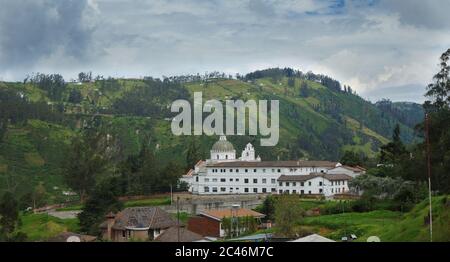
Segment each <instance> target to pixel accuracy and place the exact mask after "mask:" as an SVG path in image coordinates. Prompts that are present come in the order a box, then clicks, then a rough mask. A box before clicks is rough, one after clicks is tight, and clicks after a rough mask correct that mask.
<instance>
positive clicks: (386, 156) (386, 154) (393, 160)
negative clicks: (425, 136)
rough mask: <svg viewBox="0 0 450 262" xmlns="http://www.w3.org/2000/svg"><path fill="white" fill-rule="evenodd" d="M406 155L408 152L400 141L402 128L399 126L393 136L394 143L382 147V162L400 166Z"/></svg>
mask: <svg viewBox="0 0 450 262" xmlns="http://www.w3.org/2000/svg"><path fill="white" fill-rule="evenodd" d="M405 153H407V151H406V148H405V145H404V144H403V142H402V140H401V139H400V126H399V124H397V125H396V126H395V128H394V131H393V134H392V141H391V142H389V143H387V144H386V145H383V146H381V154H380V162H381V163H385V164H398V163H399V160H400V159H401V158H402V156H404V154H405Z"/></svg>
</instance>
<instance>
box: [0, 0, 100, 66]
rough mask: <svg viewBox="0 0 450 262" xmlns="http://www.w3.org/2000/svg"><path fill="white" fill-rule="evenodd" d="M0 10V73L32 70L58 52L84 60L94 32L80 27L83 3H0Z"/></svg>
mask: <svg viewBox="0 0 450 262" xmlns="http://www.w3.org/2000/svg"><path fill="white" fill-rule="evenodd" d="M0 6H1V8H0V59H1V61H2V63H0V69H3V70H4V69H5V68H7V69H14V68H31V67H32V66H33V64H34V63H36V62H38V61H39V60H40V59H43V58H46V57H48V56H50V55H52V54H54V53H55V52H57V51H59V52H62V53H63V54H64V55H66V56H72V57H77V58H79V59H81V58H85V57H86V54H87V52H86V51H87V49H88V48H89V44H90V41H91V39H92V32H93V31H92V29H91V28H89V27H88V26H87V25H85V24H83V14H84V12H85V9H86V6H87V5H86V1H78V0H71V1H57V0H54V1H51V0H36V1H20V0H19V1H7V0H1V1H0ZM62 59H63V58H62Z"/></svg>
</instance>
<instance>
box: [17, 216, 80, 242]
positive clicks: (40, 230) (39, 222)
mask: <svg viewBox="0 0 450 262" xmlns="http://www.w3.org/2000/svg"><path fill="white" fill-rule="evenodd" d="M21 219H22V226H21V227H20V231H21V232H23V233H25V234H27V236H28V241H37V240H41V241H42V240H46V239H48V238H50V237H53V236H56V235H58V234H59V233H62V232H65V231H70V232H77V231H78V230H79V225H78V219H77V218H71V219H60V218H56V217H53V216H49V215H48V214H24V215H22V216H21Z"/></svg>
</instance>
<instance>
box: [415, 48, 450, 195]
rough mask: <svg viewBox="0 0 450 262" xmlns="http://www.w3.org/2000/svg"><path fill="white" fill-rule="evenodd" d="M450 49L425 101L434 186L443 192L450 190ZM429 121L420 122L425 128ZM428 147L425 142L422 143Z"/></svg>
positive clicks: (429, 88) (443, 58)
mask: <svg viewBox="0 0 450 262" xmlns="http://www.w3.org/2000/svg"><path fill="white" fill-rule="evenodd" d="M449 59H450V49H448V50H447V51H446V52H444V53H443V54H442V55H441V57H440V67H441V69H440V71H439V72H438V73H437V74H436V75H435V76H434V82H433V83H431V84H430V85H428V92H427V93H426V96H427V97H428V98H429V99H430V100H428V101H426V102H425V103H424V109H425V111H426V112H427V113H428V115H429V135H430V148H431V166H432V170H431V173H432V174H431V177H432V188H433V189H434V190H438V191H440V192H443V193H449V192H450V175H449V174H450V96H449V93H450V77H449V72H450V65H449V64H448V62H449ZM424 127H425V124H422V125H420V128H421V129H422V131H424ZM422 148H423V149H424V150H425V148H426V147H425V145H423V147H422Z"/></svg>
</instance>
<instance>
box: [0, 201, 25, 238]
mask: <svg viewBox="0 0 450 262" xmlns="http://www.w3.org/2000/svg"><path fill="white" fill-rule="evenodd" d="M20 224H21V220H20V216H19V203H18V201H17V200H16V198H15V197H14V194H13V193H11V192H5V193H4V194H3V196H2V197H1V199H0V241H2V242H3V241H11V242H20V241H25V240H26V239H27V235H26V234H24V233H22V232H20V231H18V228H19V227H20Z"/></svg>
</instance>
